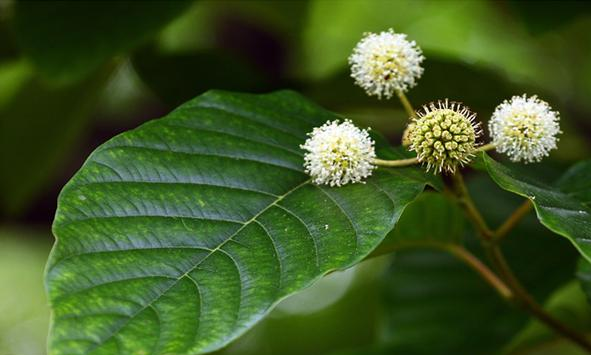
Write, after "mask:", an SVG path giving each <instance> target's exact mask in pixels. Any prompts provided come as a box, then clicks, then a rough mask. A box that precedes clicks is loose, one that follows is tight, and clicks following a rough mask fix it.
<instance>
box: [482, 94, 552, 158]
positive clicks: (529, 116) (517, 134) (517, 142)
mask: <svg viewBox="0 0 591 355" xmlns="http://www.w3.org/2000/svg"><path fill="white" fill-rule="evenodd" d="M559 120H560V118H559V115H558V112H556V111H552V109H551V107H550V105H548V103H547V102H545V101H542V100H540V99H538V98H537V97H536V96H531V97H527V96H526V95H523V96H513V97H512V98H511V100H510V101H507V100H505V101H504V102H503V103H502V104H500V105H499V106H497V108H496V109H495V111H494V113H493V115H492V118H491V120H490V121H489V130H490V134H491V138H492V140H493V144H494V145H495V146H496V149H497V151H498V152H500V153H506V154H507V155H508V156H509V158H510V159H511V160H512V161H516V162H518V161H524V162H526V163H530V162H537V161H540V160H541V159H542V158H543V157H545V156H547V155H548V153H549V152H550V150H552V149H555V148H556V142H557V141H558V138H557V137H556V136H557V135H558V134H559V133H561V131H560V126H559V124H558V122H559Z"/></svg>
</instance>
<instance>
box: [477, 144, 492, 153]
mask: <svg viewBox="0 0 591 355" xmlns="http://www.w3.org/2000/svg"><path fill="white" fill-rule="evenodd" d="M492 149H495V145H494V143H488V144H485V145H481V146H480V147H478V148H476V151H477V152H486V151H489V150H492Z"/></svg>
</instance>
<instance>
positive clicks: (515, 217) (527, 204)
mask: <svg viewBox="0 0 591 355" xmlns="http://www.w3.org/2000/svg"><path fill="white" fill-rule="evenodd" d="M532 207H533V203H532V202H531V201H530V200H525V201H524V202H523V203H522V204H521V206H519V207H517V209H516V210H515V211H513V213H512V214H511V215H510V216H509V218H507V219H506V220H505V222H503V224H502V225H501V226H500V227H499V228H498V229H497V230H496V231H495V236H494V241H495V242H496V243H498V242H500V241H501V240H502V239H503V238H505V236H507V234H509V232H510V231H511V230H512V229H513V228H514V227H515V226H516V225H517V224H518V223H519V222H520V221H521V220H522V219H523V217H525V216H526V215H527V214H528V213H529V211H531V209H532Z"/></svg>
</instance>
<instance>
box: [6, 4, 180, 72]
mask: <svg viewBox="0 0 591 355" xmlns="http://www.w3.org/2000/svg"><path fill="white" fill-rule="evenodd" d="M189 4H190V2H188V1H167V2H161V1H106V2H100V1H63V2H62V1H60V2H50V1H17V2H16V4H15V25H16V26H15V28H16V30H15V31H16V37H17V40H18V44H19V45H20V47H21V48H22V50H23V51H24V53H25V54H26V55H28V56H29V57H30V58H31V60H32V61H33V63H34V64H35V65H36V66H37V67H38V68H39V70H40V71H41V72H42V73H43V74H45V76H47V77H48V78H50V79H52V80H54V81H56V82H60V83H71V82H73V81H77V80H80V79H82V78H84V77H86V76H87V75H89V74H90V73H92V72H93V71H94V70H96V69H97V68H99V67H100V66H101V65H102V64H104V63H105V62H107V61H108V60H109V59H111V58H112V57H113V56H115V55H119V54H123V53H124V52H126V51H129V50H131V49H133V48H134V47H136V46H138V45H140V44H141V43H143V42H145V41H146V40H148V39H149V38H150V37H152V36H154V35H155V34H156V33H157V32H158V31H159V30H160V28H162V27H163V26H164V25H166V24H167V23H168V22H169V21H171V20H172V19H174V18H175V17H176V16H177V15H179V14H180V13H181V12H182V11H183V10H184V9H185V8H186V7H187V6H188V5H189Z"/></svg>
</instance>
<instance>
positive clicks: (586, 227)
mask: <svg viewBox="0 0 591 355" xmlns="http://www.w3.org/2000/svg"><path fill="white" fill-rule="evenodd" d="M483 160H484V163H485V165H486V169H487V171H488V173H489V175H490V176H491V178H492V179H493V180H494V181H495V182H496V183H497V184H498V185H499V186H500V187H501V188H503V189H505V190H507V191H510V192H513V193H516V194H518V195H520V196H523V197H526V198H528V199H530V200H531V201H532V203H533V204H534V207H535V209H536V214H537V216H538V219H539V220H540V222H541V223H542V224H543V225H544V226H546V228H548V229H550V230H551V231H553V232H554V233H556V234H559V235H562V236H563V237H566V238H567V239H568V240H570V241H571V243H572V244H573V245H574V246H575V248H577V250H578V251H579V252H580V253H581V255H582V256H583V257H584V258H586V259H587V260H591V243H589V241H590V237H589V235H590V234H591V211H590V210H589V208H588V206H587V205H585V204H584V203H583V202H582V201H580V200H579V198H580V197H581V196H582V195H585V194H586V195H585V196H587V197H588V190H587V186H588V183H589V180H588V176H589V171H590V170H589V169H590V168H591V164H588V163H584V164H583V165H578V166H575V167H574V168H573V170H570V171H569V172H567V173H566V174H565V176H564V178H563V180H562V181H559V183H558V184H557V185H554V186H553V185H548V184H545V183H543V182H540V181H537V180H535V179H534V178H532V177H530V176H529V175H527V174H526V173H524V172H523V171H521V170H520V169H519V168H517V167H516V166H515V165H511V166H509V165H503V164H501V163H499V162H496V161H495V160H493V159H492V158H491V157H489V156H488V155H486V154H485V153H483ZM585 191H586V192H585Z"/></svg>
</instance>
